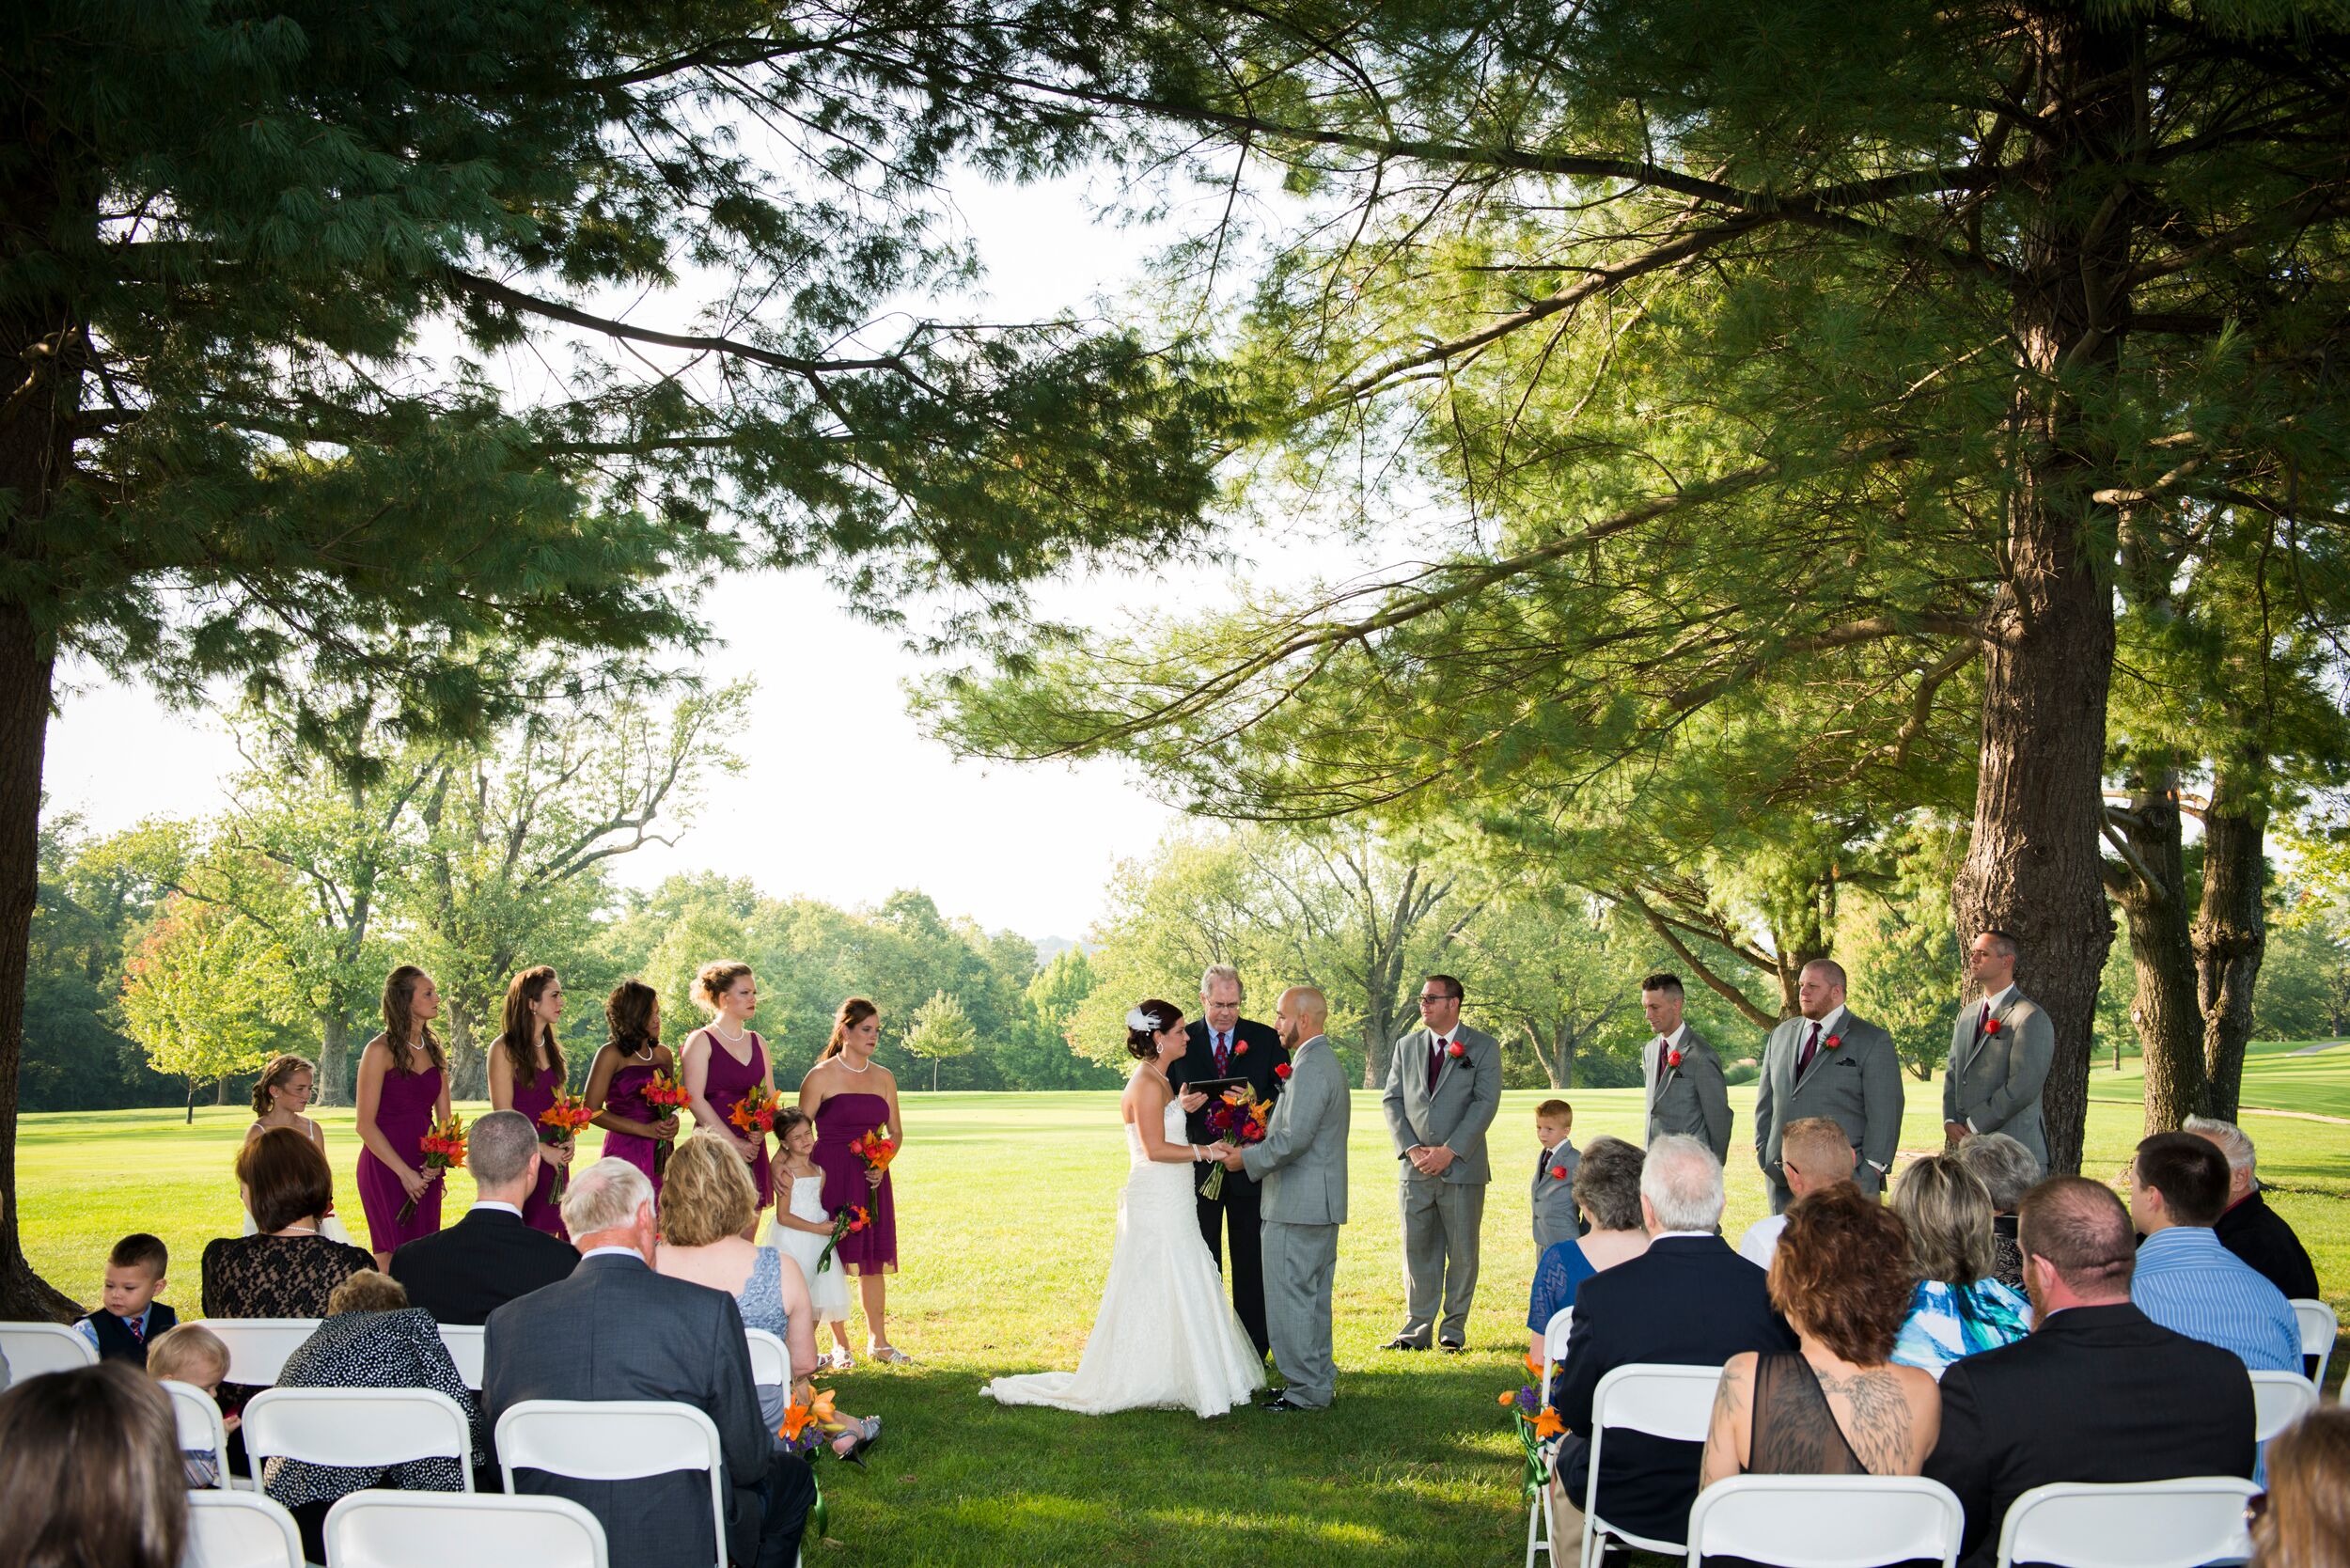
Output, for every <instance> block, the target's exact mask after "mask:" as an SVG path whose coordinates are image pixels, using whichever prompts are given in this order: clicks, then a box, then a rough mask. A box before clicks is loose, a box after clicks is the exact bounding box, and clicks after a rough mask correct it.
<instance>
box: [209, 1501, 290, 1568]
mask: <svg viewBox="0 0 2350 1568" xmlns="http://www.w3.org/2000/svg"><path fill="white" fill-rule="evenodd" d="M180 1561H181V1562H182V1563H183V1564H184V1565H185V1568H302V1531H301V1530H299V1529H296V1528H295V1527H294V1520H293V1515H292V1514H290V1513H287V1512H286V1511H285V1510H284V1509H283V1508H281V1507H279V1506H278V1505H277V1504H276V1503H274V1502H273V1501H271V1500H270V1499H269V1498H268V1497H263V1496H262V1495H261V1494H260V1493H258V1492H191V1493H189V1494H188V1550H187V1555H186V1556H184V1557H183V1558H181V1559H180Z"/></svg>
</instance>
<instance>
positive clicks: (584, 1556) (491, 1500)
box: [326, 1491, 611, 1568]
mask: <svg viewBox="0 0 2350 1568" xmlns="http://www.w3.org/2000/svg"><path fill="white" fill-rule="evenodd" d="M326 1560H327V1561H329V1562H331V1563H333V1564H334V1568H514V1564H516V1563H528V1564H529V1565H530V1568H608V1564H609V1563H610V1561H611V1558H610V1555H609V1553H608V1552H607V1550H606V1548H605V1546H604V1541H603V1524H602V1523H601V1522H599V1521H598V1520H597V1518H596V1516H595V1515H594V1514H592V1513H588V1512H587V1510H586V1509H584V1508H582V1507H580V1506H579V1504H577V1503H575V1502H572V1500H571V1499H570V1498H568V1497H501V1496H496V1495H493V1494H488V1493H476V1494H474V1495H472V1496H467V1495H465V1494H463V1493H460V1492H375V1491H369V1492H352V1493H351V1494H350V1495H348V1496H347V1497H343V1498H341V1499H340V1500H338V1501H337V1503H336V1504H335V1506H334V1507H333V1508H331V1509H329V1510H327V1513H326Z"/></svg>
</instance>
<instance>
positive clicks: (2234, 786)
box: [2192, 753, 2268, 1121]
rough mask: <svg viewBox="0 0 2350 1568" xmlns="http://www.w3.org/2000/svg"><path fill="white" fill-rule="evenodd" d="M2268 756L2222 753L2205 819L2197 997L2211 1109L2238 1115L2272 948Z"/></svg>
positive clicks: (2226, 1117) (2196, 936)
mask: <svg viewBox="0 0 2350 1568" xmlns="http://www.w3.org/2000/svg"><path fill="white" fill-rule="evenodd" d="M2266 762H2267V759H2266V758H2265V757H2264V756H2261V755H2259V754H2257V753H2252V754H2248V755H2246V756H2242V757H2237V758H2233V759H2229V760H2223V761H2222V762H2221V763H2220V764H2219V766H2218V769H2217V774H2216V776H2215V777H2214V779H2213V783H2212V792H2211V810H2210V811H2209V812H2208V813H2207V814H2206V815H2205V817H2204V819H2203V892H2202V898H2201V902H2199V904H2198V906H2197V909H2196V914H2195V927H2194V932H2193V935H2192V940H2193V943H2194V949H2195V988H2196V1001H2197V1003H2198V1006H2199V1010H2200V1011H2201V1014H2202V1039H2201V1047H2202V1069H2203V1078H2204V1086H2205V1087H2204V1102H2205V1105H2206V1112H2205V1114H2207V1115H2211V1116H2216V1117H2218V1118H2219V1119H2220V1120H2221V1121H2234V1120H2235V1119H2236V1112H2237V1110H2238V1109H2239V1108H2240V1102H2241V1100H2242V1098H2243V1093H2244V1048H2245V1046H2246V1045H2247V1044H2248V1043H2249V1042H2250V1041H2251V1038H2252V988H2253V986H2254V985H2255V984H2256V983H2257V982H2258V981H2259V980H2260V972H2261V961H2262V959H2263V958H2264V957H2265V956H2266V954H2267V951H2268V909H2267V903H2266V899H2265V894H2266V891H2267V887H2266V884H2267V880H2268V874H2267V873H2268V852H2267V840H2268V804H2267V801H2266V800H2265V798H2264V796H2263V795H2262V793H2261V791H2260V789H2259V782H2258V781H2259V780H2260V778H2261V776H2263V775H2264V774H2265V772H2266V771H2267V768H2266Z"/></svg>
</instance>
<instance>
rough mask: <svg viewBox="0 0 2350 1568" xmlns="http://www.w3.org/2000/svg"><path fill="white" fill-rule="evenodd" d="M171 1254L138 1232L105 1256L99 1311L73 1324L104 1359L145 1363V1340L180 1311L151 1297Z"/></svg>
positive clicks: (172, 1321) (163, 1330) (166, 1328)
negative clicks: (102, 1297) (103, 1288)
mask: <svg viewBox="0 0 2350 1568" xmlns="http://www.w3.org/2000/svg"><path fill="white" fill-rule="evenodd" d="M170 1266H171V1252H170V1249H169V1248H167V1247H164V1244H163V1242H162V1241H161V1240H160V1239H159V1238H157V1237H154V1236H150V1235H149V1234H148V1233H147V1232H146V1231H140V1232H138V1233H137V1234H136V1235H130V1236H125V1237H123V1238H122V1239H121V1240H120V1241H118V1242H117V1243H115V1249H114V1250H113V1251H112V1252H110V1253H108V1254H107V1255H106V1284H105V1295H104V1299H103V1300H102V1302H101V1304H100V1306H99V1308H98V1309H97V1310H96V1311H94V1312H92V1313H90V1315H89V1316H87V1317H86V1318H84V1319H83V1320H82V1321H81V1322H79V1323H77V1324H75V1325H73V1331H74V1332H75V1333H76V1334H79V1335H81V1336H82V1338H83V1339H85V1340H87V1341H89V1342H90V1345H91V1347H92V1348H93V1349H95V1350H96V1351H97V1352H98V1355H99V1358H100V1359H101V1360H105V1361H115V1360H122V1361H128V1362H130V1363H131V1364H132V1365H133V1366H134V1367H144V1366H146V1365H147V1345H148V1341H150V1340H152V1339H154V1338H155V1337H156V1336H157V1335H160V1334H164V1333H167V1332H169V1331H170V1329H171V1326H172V1325H174V1324H176V1323H178V1322H179V1321H180V1314H179V1313H177V1312H174V1311H173V1310H172V1309H170V1308H168V1307H166V1306H164V1304H163V1303H162V1302H160V1301H158V1300H156V1299H155V1297H156V1295H157V1294H159V1293H161V1292H162V1290H163V1288H164V1285H165V1284H167V1283H169V1281H167V1280H166V1279H164V1270H166V1269H168V1268H169V1267H170Z"/></svg>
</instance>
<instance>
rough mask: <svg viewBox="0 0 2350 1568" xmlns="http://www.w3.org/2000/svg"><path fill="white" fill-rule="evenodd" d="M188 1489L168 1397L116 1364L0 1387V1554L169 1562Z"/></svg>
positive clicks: (177, 1552) (133, 1563)
mask: <svg viewBox="0 0 2350 1568" xmlns="http://www.w3.org/2000/svg"><path fill="white" fill-rule="evenodd" d="M187 1543H188V1488H187V1482H186V1481H185V1479H184V1478H183V1477H182V1476H181V1474H180V1429H179V1423H178V1422H177V1421H176V1420H174V1419H172V1414H171V1400H170V1397H169V1396H168V1395H166V1394H165V1393H164V1391H163V1389H162V1388H158V1387H157V1386H156V1385H155V1383H154V1381H153V1380H152V1379H150V1378H149V1377H148V1376H147V1375H146V1374H145V1373H143V1372H139V1371H138V1370H137V1369H136V1368H133V1367H127V1366H123V1365H122V1364H120V1363H119V1362H112V1361H107V1362H101V1363H100V1364H99V1365H97V1366H95V1367H76V1368H75V1369H74V1370H73V1371H71V1372H52V1373H50V1374H49V1375H48V1376H46V1377H34V1378H27V1379H26V1380H25V1381H24V1382H23V1383H20V1384H18V1385H17V1386H16V1387H15V1388H10V1389H9V1390H8V1392H7V1393H6V1394H0V1562H6V1563H8V1564H9V1565H10V1568H101V1565H102V1568H180V1562H181V1560H182V1558H183V1556H184V1555H185V1553H186V1551H187Z"/></svg>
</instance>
